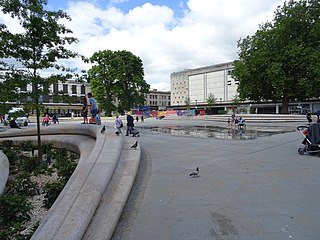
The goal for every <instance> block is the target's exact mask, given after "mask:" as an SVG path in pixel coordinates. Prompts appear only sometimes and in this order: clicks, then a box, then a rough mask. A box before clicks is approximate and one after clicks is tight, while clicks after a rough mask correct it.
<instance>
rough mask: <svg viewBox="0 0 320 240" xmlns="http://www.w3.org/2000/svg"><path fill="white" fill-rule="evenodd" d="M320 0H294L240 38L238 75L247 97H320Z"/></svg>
mask: <svg viewBox="0 0 320 240" xmlns="http://www.w3.org/2000/svg"><path fill="white" fill-rule="evenodd" d="M319 16H320V2H319V1H317V0H300V1H293V0H290V1H288V2H285V3H284V5H283V6H282V7H280V6H279V7H278V8H277V10H276V11H275V16H274V20H273V21H272V22H267V23H265V24H262V25H261V26H260V29H259V30H258V31H257V32H256V33H255V34H254V35H253V36H248V37H246V38H244V39H240V40H239V42H238V47H239V48H240V51H239V60H236V61H235V63H234V71H233V76H234V78H235V79H237V80H239V87H238V92H239V94H240V98H241V99H242V100H244V99H249V100H254V101H258V102H259V101H268V100H273V101H282V113H288V106H289V102H290V101H293V100H304V99H306V98H313V97H319V96H320V91H319V89H318V88H319V86H320V61H319V59H320V45H319V42H320V18H319Z"/></svg>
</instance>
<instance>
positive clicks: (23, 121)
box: [16, 117, 29, 127]
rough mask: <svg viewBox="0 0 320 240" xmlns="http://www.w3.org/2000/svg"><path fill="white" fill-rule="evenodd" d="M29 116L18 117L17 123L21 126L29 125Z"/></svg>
mask: <svg viewBox="0 0 320 240" xmlns="http://www.w3.org/2000/svg"><path fill="white" fill-rule="evenodd" d="M28 122H29V121H28V118H27V117H17V119H16V123H17V124H18V125H19V126H25V127H26V126H28Z"/></svg>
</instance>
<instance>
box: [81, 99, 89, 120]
mask: <svg viewBox="0 0 320 240" xmlns="http://www.w3.org/2000/svg"><path fill="white" fill-rule="evenodd" d="M81 101H82V109H81V115H82V117H83V123H82V124H88V101H87V98H86V97H85V96H83V97H82V98H81Z"/></svg>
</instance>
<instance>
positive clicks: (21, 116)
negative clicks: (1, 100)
mask: <svg viewBox="0 0 320 240" xmlns="http://www.w3.org/2000/svg"><path fill="white" fill-rule="evenodd" d="M8 113H9V116H10V117H13V118H15V121H16V123H17V124H18V125H19V126H25V127H26V126H28V123H29V119H28V118H27V116H26V113H25V112H24V110H23V108H16V107H13V108H11V109H10V110H9V112H8Z"/></svg>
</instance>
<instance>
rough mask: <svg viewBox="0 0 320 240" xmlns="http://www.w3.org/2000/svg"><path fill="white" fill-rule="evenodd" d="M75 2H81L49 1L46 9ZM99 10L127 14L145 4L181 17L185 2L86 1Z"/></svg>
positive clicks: (143, 0) (181, 0) (175, 0)
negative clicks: (115, 9) (166, 9)
mask: <svg viewBox="0 0 320 240" xmlns="http://www.w3.org/2000/svg"><path fill="white" fill-rule="evenodd" d="M75 2H83V0H80V1H79V0H73V1H69V2H68V1H66V0H49V1H48V7H50V8H52V9H66V8H67V7H68V4H69V3H71V5H72V3H75ZM87 2H90V3H92V4H94V5H96V6H99V8H102V9H103V8H107V7H110V6H115V7H117V8H119V9H121V10H122V11H123V12H124V13H128V12H129V11H130V10H131V9H134V8H135V7H138V6H142V5H143V4H145V3H151V4H152V5H159V6H168V7H169V8H171V9H173V10H174V13H175V14H176V15H177V16H181V15H183V13H184V10H185V9H186V1H183V0H165V1H163V0H152V1H145V0H113V1H106V0H88V1H87Z"/></svg>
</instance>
